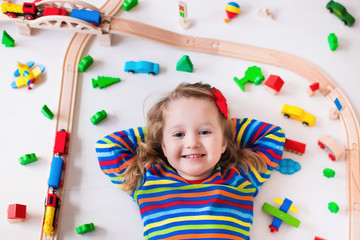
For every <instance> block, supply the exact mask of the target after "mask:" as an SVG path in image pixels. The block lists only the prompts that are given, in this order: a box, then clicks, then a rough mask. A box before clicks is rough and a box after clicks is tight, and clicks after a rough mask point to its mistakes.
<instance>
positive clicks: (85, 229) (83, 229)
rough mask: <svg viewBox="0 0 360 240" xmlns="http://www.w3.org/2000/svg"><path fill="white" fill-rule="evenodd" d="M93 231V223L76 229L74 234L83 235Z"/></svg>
mask: <svg viewBox="0 0 360 240" xmlns="http://www.w3.org/2000/svg"><path fill="white" fill-rule="evenodd" d="M94 230H95V226H94V224H93V223H86V224H84V225H81V226H79V227H77V228H76V232H77V233H78V234H83V233H87V232H91V231H94Z"/></svg>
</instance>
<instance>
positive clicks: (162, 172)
mask: <svg viewBox="0 0 360 240" xmlns="http://www.w3.org/2000/svg"><path fill="white" fill-rule="evenodd" d="M284 140H285V135H284V132H283V130H282V129H281V128H279V127H277V126H274V125H271V124H268V123H264V122H260V121H256V120H251V119H246V118H244V119H237V118H233V119H230V118H229V117H228V110H227V104H226V99H225V98H224V96H223V95H222V94H221V93H220V91H219V90H217V89H216V88H211V87H210V85H208V84H202V83H195V84H187V83H183V84H180V85H179V86H178V87H177V88H176V89H175V90H174V91H172V92H171V93H170V94H169V95H168V96H167V97H165V98H163V99H161V100H160V101H159V102H157V103H156V104H155V105H154V106H153V107H152V108H151V109H150V110H149V112H148V115H147V127H146V128H144V127H139V128H134V129H129V130H124V131H120V132H115V133H113V134H110V135H108V136H106V137H104V138H102V139H101V140H99V141H98V142H97V144H96V152H97V154H98V158H99V163H100V167H101V170H102V171H103V172H104V173H105V174H107V175H108V176H109V177H110V179H111V181H112V182H113V183H114V184H115V185H117V186H120V187H121V188H122V189H123V190H124V191H126V192H128V193H129V194H130V195H131V197H132V198H133V200H134V201H135V202H136V203H137V204H138V205H139V208H140V213H141V217H142V219H143V222H144V238H145V239H151V240H155V239H156V240H159V239H206V240H209V239H232V240H235V239H250V237H249V231H250V227H251V224H252V222H253V202H254V197H255V196H256V195H257V192H258V188H259V187H260V186H261V185H262V184H263V183H264V181H266V180H268V179H269V177H270V173H271V171H272V170H273V169H274V168H276V167H277V166H278V164H279V162H280V160H281V158H282V153H283V146H284Z"/></svg>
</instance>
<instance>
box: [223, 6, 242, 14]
mask: <svg viewBox="0 0 360 240" xmlns="http://www.w3.org/2000/svg"><path fill="white" fill-rule="evenodd" d="M226 11H229V12H232V13H239V12H240V8H238V7H234V6H230V5H227V6H226Z"/></svg>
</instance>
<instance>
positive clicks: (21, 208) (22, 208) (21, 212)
mask: <svg viewBox="0 0 360 240" xmlns="http://www.w3.org/2000/svg"><path fill="white" fill-rule="evenodd" d="M7 218H8V221H9V222H18V221H24V220H25V219H26V205H22V204H10V205H9V207H8V217H7Z"/></svg>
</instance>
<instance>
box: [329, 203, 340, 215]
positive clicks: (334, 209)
mask: <svg viewBox="0 0 360 240" xmlns="http://www.w3.org/2000/svg"><path fill="white" fill-rule="evenodd" d="M328 209H329V210H330V212H332V213H337V212H338V211H339V206H338V205H337V204H336V203H334V202H329V203H328Z"/></svg>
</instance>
